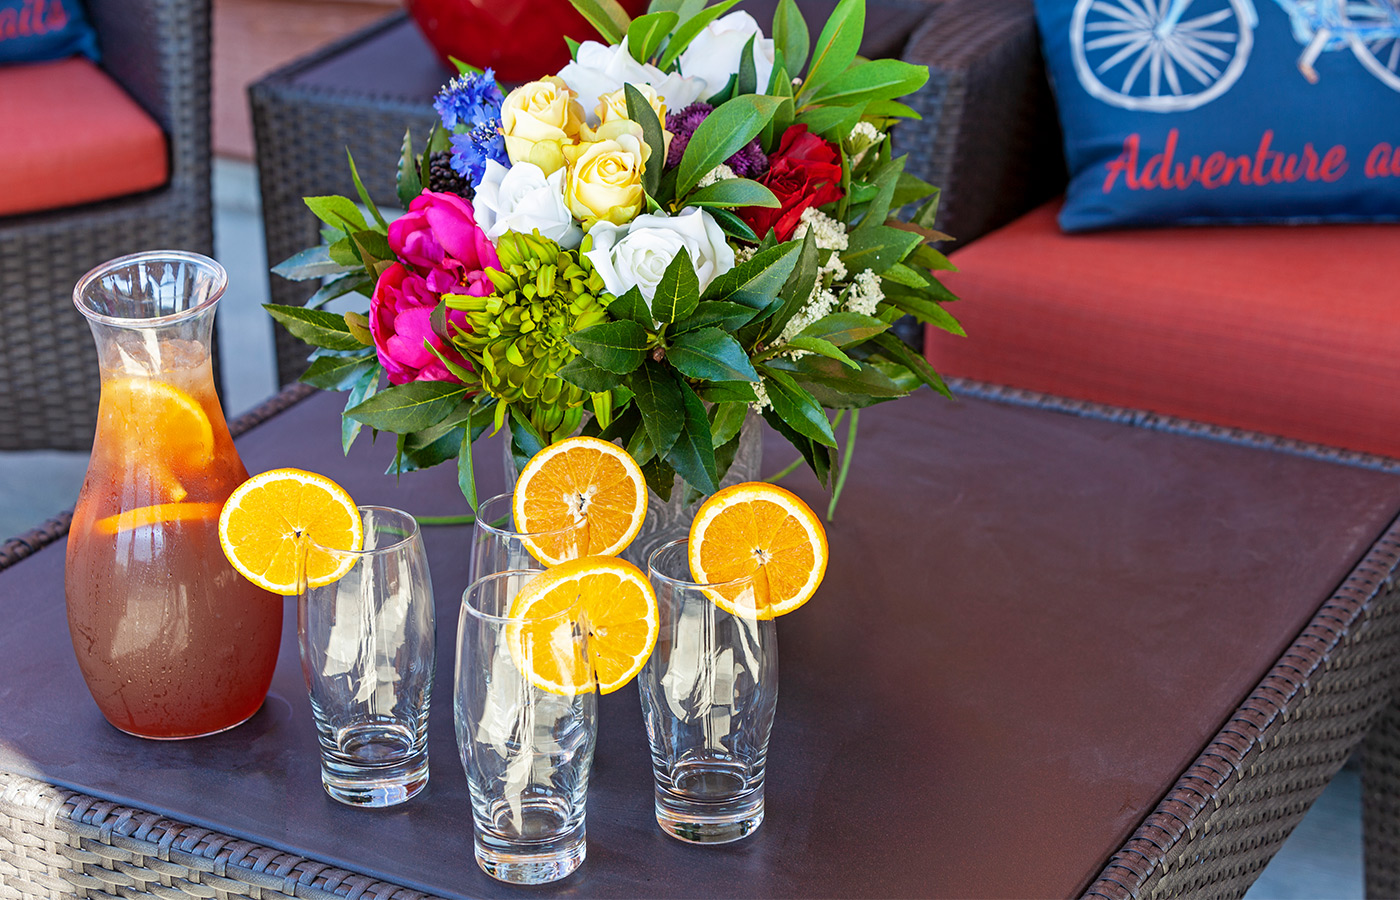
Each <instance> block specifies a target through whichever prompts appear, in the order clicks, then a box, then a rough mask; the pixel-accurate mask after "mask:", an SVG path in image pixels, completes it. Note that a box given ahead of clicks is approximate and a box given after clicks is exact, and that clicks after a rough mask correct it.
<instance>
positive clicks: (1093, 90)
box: [1036, 0, 1400, 231]
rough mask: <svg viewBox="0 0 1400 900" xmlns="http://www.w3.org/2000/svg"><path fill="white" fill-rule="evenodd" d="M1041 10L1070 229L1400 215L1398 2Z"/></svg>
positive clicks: (1197, 2)
mask: <svg viewBox="0 0 1400 900" xmlns="http://www.w3.org/2000/svg"><path fill="white" fill-rule="evenodd" d="M1344 12H1345V15H1344ZM1347 16H1349V17H1350V18H1347ZM1036 17H1037V20H1038V22H1039V25H1040V32H1041V40H1042V41H1043V44H1044V48H1045V59H1046V63H1047V65H1048V66H1049V69H1050V80H1051V83H1052V85H1053V86H1054V90H1055V97H1056V101H1057V103H1058V105H1059V113H1060V123H1061V125H1062V127H1063V129H1064V135H1065V152H1066V157H1067V159H1068V162H1069V169H1070V185H1069V189H1068V192H1067V196H1066V199H1065V205H1064V208H1063V210H1062V212H1061V213H1060V226H1061V227H1062V228H1064V229H1065V230H1066V231H1087V230H1092V229H1098V228H1107V227H1112V226H1121V225H1162V224H1169V223H1186V224H1197V223H1208V222H1290V223H1299V222H1320V221H1334V222H1356V221H1373V222H1374V221H1400V0H1254V2H1251V0H1036Z"/></svg>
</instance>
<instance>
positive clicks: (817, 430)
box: [759, 366, 836, 447]
mask: <svg viewBox="0 0 1400 900" xmlns="http://www.w3.org/2000/svg"><path fill="white" fill-rule="evenodd" d="M759 371H761V372H762V373H763V385H764V387H766V388H767V389H768V399H769V400H771V401H772V402H773V411H774V412H776V413H777V414H778V415H779V416H781V417H782V420H783V421H784V422H786V423H788V425H790V426H791V427H792V428H793V430H794V431H796V432H798V433H799V434H802V435H805V436H807V437H809V438H811V439H812V440H814V441H816V442H818V443H820V444H825V445H826V446H828V447H835V446H836V435H835V434H833V433H832V431H831V422H830V420H828V419H827V417H826V411H825V410H824V409H822V408H821V406H820V405H819V404H818V403H817V401H816V400H813V399H812V395H811V394H809V393H807V392H806V391H804V390H803V389H802V388H801V387H799V386H798V384H797V382H795V381H793V380H792V376H791V375H789V374H788V373H786V372H784V371H781V370H780V369H776V368H773V367H771V366H762V367H760V369H759Z"/></svg>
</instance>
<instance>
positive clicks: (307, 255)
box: [272, 244, 358, 281]
mask: <svg viewBox="0 0 1400 900" xmlns="http://www.w3.org/2000/svg"><path fill="white" fill-rule="evenodd" d="M356 262H358V260H357V261H356ZM356 268H358V266H356V265H354V264H351V265H348V266H347V265H344V264H343V263H339V262H336V261H335V260H333V259H331V254H330V248H329V247H327V246H326V245H325V244H317V245H316V246H315V247H308V248H306V249H305V250H302V251H301V252H300V253H294V254H292V255H291V256H289V257H288V258H287V259H284V260H283V261H282V262H280V263H278V264H277V265H275V266H273V267H272V271H273V274H276V275H280V276H282V277H283V278H285V279H287V280H288V281H310V280H311V279H313V278H325V277H327V276H328V275H344V274H345V273H346V272H347V271H348V272H350V273H351V274H355V273H354V269H356Z"/></svg>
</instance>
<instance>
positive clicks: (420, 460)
mask: <svg viewBox="0 0 1400 900" xmlns="http://www.w3.org/2000/svg"><path fill="white" fill-rule="evenodd" d="M459 432H460V433H459ZM465 434H466V430H465V429H462V428H451V429H448V432H447V433H446V434H444V435H442V436H441V437H439V438H438V439H437V440H435V441H432V442H429V443H426V444H423V445H421V446H415V445H414V443H413V441H412V440H408V439H409V438H411V437H412V435H400V436H399V440H398V442H397V448H396V449H397V451H398V452H396V453H395V454H394V461H393V462H392V463H390V465H389V469H388V471H387V472H385V474H386V475H402V474H404V473H405V472H417V471H419V470H420V469H431V468H432V467H433V466H437V465H441V464H442V463H445V462H447V461H448V460H449V459H452V458H453V457H454V456H456V455H457V454H458V452H460V451H461V449H462V437H463V435H465Z"/></svg>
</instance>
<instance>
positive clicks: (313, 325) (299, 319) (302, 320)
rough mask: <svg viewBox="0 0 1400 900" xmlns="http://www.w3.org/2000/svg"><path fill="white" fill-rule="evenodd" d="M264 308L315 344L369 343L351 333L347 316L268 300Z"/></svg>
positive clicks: (355, 347) (343, 346) (339, 346)
mask: <svg viewBox="0 0 1400 900" xmlns="http://www.w3.org/2000/svg"><path fill="white" fill-rule="evenodd" d="M263 309H265V310H267V311H268V314H269V315H271V316H272V318H274V319H276V320H277V321H278V322H279V323H280V324H281V325H282V327H283V328H286V329H287V330H288V331H290V332H291V333H292V335H293V336H294V337H296V338H297V339H299V340H303V341H305V342H306V343H308V344H311V345H312V346H315V347H325V348H326V349H327V350H363V349H364V346H365V345H364V344H362V343H360V339H359V338H357V337H355V335H353V334H351V333H350V326H349V325H346V324H345V317H344V316H338V315H336V314H335V313H329V312H326V311H325V310H321V309H307V308H306V307H304V306H279V305H278V304H276V303H264V304H263Z"/></svg>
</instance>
